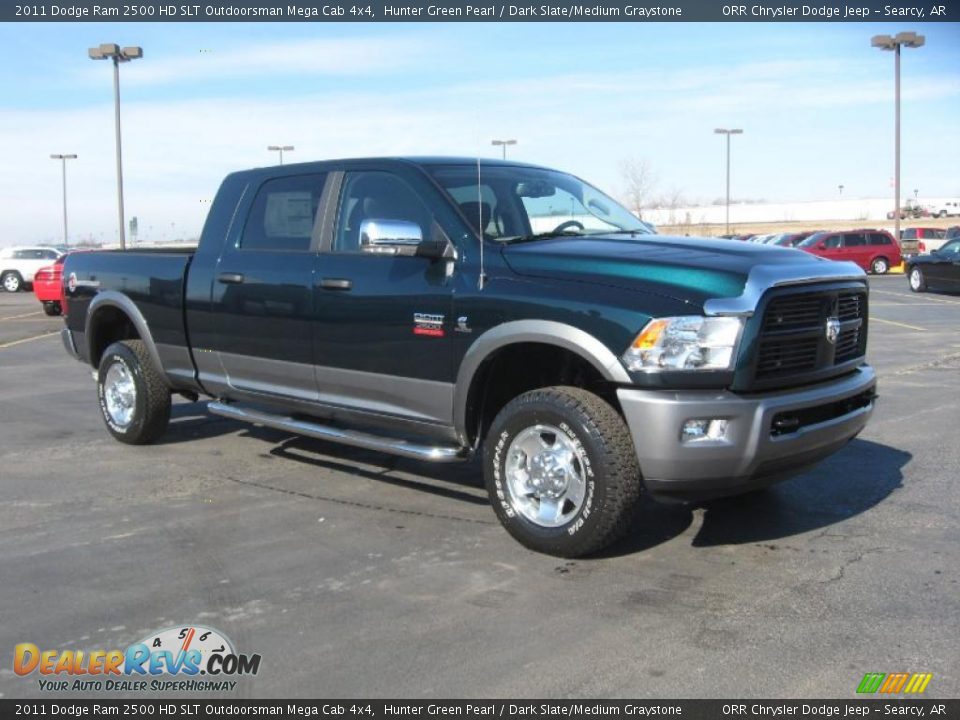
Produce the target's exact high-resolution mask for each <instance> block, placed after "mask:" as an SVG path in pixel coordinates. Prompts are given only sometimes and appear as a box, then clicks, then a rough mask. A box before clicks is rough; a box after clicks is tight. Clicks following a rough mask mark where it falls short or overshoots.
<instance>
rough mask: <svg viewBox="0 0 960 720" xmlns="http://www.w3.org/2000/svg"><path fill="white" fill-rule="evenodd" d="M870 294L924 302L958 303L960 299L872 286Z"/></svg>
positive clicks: (959, 303)
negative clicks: (897, 291)
mask: <svg viewBox="0 0 960 720" xmlns="http://www.w3.org/2000/svg"><path fill="white" fill-rule="evenodd" d="M870 294H871V295H893V296H895V297H898V298H903V299H907V298H910V300H919V301H921V302H923V303H924V304H926V303H928V302H935V303H941V304H943V305H960V300H951V299H949V298H942V297H930V295H927V294H924V295H916V294H913V295H907V294H905V293H896V292H890V291H889V290H874V289H872V288H871V290H870Z"/></svg>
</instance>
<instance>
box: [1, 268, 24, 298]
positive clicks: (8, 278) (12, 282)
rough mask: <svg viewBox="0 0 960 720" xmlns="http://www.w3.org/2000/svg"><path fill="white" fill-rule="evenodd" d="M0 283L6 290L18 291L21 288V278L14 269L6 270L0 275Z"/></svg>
mask: <svg viewBox="0 0 960 720" xmlns="http://www.w3.org/2000/svg"><path fill="white" fill-rule="evenodd" d="M0 285H3V289H4V290H6V291H7V292H12V293H15V292H20V291H21V290H22V289H23V278H22V277H21V276H20V273H18V272H17V271H16V270H8V271H7V272H5V273H4V274H3V275H2V276H0Z"/></svg>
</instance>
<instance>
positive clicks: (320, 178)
mask: <svg viewBox="0 0 960 720" xmlns="http://www.w3.org/2000/svg"><path fill="white" fill-rule="evenodd" d="M325 181H326V174H325V173H319V174H318V173H313V174H304V175H290V176H286V177H280V178H274V179H271V180H267V181H266V182H264V183H263V184H262V185H261V186H260V187H259V188H258V189H257V190H256V193H255V194H254V195H253V199H252V202H251V203H250V204H249V206H248V208H247V209H246V221H245V222H244V223H243V224H241V225H239V229H238V230H237V231H236V232H235V233H234V235H233V236H232V237H231V238H229V239H228V241H227V243H226V247H225V249H224V251H223V254H222V255H221V257H220V259H219V261H218V263H217V267H216V271H215V272H214V277H213V312H214V316H215V323H216V345H215V347H214V348H213V350H214V351H215V352H216V353H217V357H218V359H219V363H220V366H221V367H222V371H223V373H224V381H225V383H226V384H227V385H229V387H230V388H233V389H235V390H240V391H245V392H248V393H257V394H262V395H270V396H285V397H295V398H299V399H303V400H316V398H317V387H316V381H315V378H314V371H313V321H314V293H313V287H314V283H313V272H314V265H315V258H316V250H317V246H318V244H319V228H318V218H317V209H318V208H319V207H321V204H322V203H321V201H322V196H323V190H324V185H325ZM243 211H244V208H240V209H239V210H238V212H243Z"/></svg>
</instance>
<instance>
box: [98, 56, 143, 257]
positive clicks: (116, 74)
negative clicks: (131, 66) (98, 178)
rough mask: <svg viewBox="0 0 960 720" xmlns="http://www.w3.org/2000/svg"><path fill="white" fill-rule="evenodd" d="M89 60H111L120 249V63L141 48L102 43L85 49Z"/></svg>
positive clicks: (122, 242) (122, 246) (122, 240)
mask: <svg viewBox="0 0 960 720" xmlns="http://www.w3.org/2000/svg"><path fill="white" fill-rule="evenodd" d="M87 54H88V55H89V56H90V59H91V60H108V59H109V60H113V114H114V120H115V122H114V125H115V127H116V136H117V215H118V218H119V221H120V249H121V250H126V249H127V235H126V231H125V229H124V227H123V160H122V159H121V157H122V155H121V151H120V63H125V62H130V61H131V60H139V59H140V58H142V57H143V48H141V47H136V46H132V47H125V48H121V47H120V46H119V45H117V44H115V43H103V44H102V45H100V46H99V47H95V48H90V49H89V50H88V51H87Z"/></svg>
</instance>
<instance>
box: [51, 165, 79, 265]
mask: <svg viewBox="0 0 960 720" xmlns="http://www.w3.org/2000/svg"><path fill="white" fill-rule="evenodd" d="M50 159H51V160H59V161H60V164H61V166H62V167H63V245H64V247H66V246H67V245H69V242H68V241H67V160H76V159H77V156H76V155H75V154H70V155H51V156H50Z"/></svg>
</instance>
